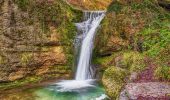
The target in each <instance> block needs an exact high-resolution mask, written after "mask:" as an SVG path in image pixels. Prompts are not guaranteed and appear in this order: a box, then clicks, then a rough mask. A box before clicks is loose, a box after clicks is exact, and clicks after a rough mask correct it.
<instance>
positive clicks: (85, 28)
mask: <svg viewBox="0 0 170 100" xmlns="http://www.w3.org/2000/svg"><path fill="white" fill-rule="evenodd" d="M104 16H105V11H85V12H84V20H85V21H84V22H82V23H77V24H76V26H77V28H78V29H79V30H80V31H81V32H82V34H80V35H79V36H78V37H80V38H81V39H82V43H81V51H80V55H79V60H78V66H77V71H76V76H75V80H64V81H61V82H59V83H56V84H57V88H58V91H61V92H65V91H69V92H70V91H75V90H78V89H82V88H87V87H95V86H94V85H92V84H93V82H94V80H92V77H91V74H90V61H91V55H92V50H93V40H94V36H95V33H96V30H97V28H98V26H99V24H100V22H101V21H102V19H103V18H104Z"/></svg>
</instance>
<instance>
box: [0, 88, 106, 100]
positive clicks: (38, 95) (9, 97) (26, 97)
mask: <svg viewBox="0 0 170 100" xmlns="http://www.w3.org/2000/svg"><path fill="white" fill-rule="evenodd" d="M102 94H105V91H104V88H103V87H102V86H100V85H96V87H90V88H84V89H80V90H78V91H76V92H59V91H58V90H57V89H56V86H48V87H40V88H32V89H25V90H22V91H21V90H14V91H12V92H9V93H6V92H5V93H4V94H0V100H107V99H96V98H99V97H100V96H101V95H102Z"/></svg>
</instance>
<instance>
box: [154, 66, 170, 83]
mask: <svg viewBox="0 0 170 100" xmlns="http://www.w3.org/2000/svg"><path fill="white" fill-rule="evenodd" d="M155 76H156V77H157V78H158V79H162V80H170V66H162V67H158V68H157V69H156V70H155Z"/></svg>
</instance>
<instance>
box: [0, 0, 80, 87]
mask: <svg viewBox="0 0 170 100" xmlns="http://www.w3.org/2000/svg"><path fill="white" fill-rule="evenodd" d="M81 15H82V13H81V11H78V10H74V9H73V8H71V7H70V6H69V5H67V4H66V2H64V1H62V0H0V84H2V85H1V86H0V89H3V88H8V87H13V86H19V85H23V84H26V83H33V82H37V81H42V80H49V79H54V78H55V79H56V78H69V77H71V74H72V71H71V70H72V65H73V55H74V53H73V40H74V36H75V34H76V28H75V25H74V23H73V22H77V21H79V20H80V19H81Z"/></svg>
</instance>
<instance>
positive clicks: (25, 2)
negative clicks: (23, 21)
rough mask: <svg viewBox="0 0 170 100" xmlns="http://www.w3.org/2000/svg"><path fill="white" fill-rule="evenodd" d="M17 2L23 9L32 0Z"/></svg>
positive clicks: (16, 0)
mask: <svg viewBox="0 0 170 100" xmlns="http://www.w3.org/2000/svg"><path fill="white" fill-rule="evenodd" d="M15 2H16V3H17V4H18V6H19V7H20V8H21V9H22V10H26V9H27V7H28V5H29V3H30V0H15Z"/></svg>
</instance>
